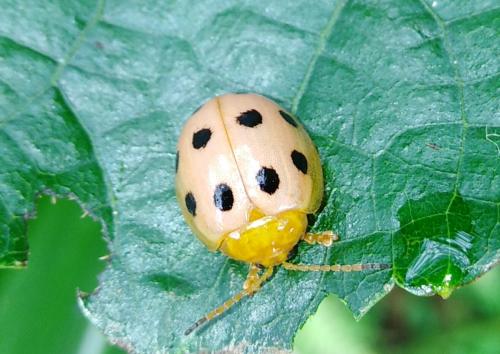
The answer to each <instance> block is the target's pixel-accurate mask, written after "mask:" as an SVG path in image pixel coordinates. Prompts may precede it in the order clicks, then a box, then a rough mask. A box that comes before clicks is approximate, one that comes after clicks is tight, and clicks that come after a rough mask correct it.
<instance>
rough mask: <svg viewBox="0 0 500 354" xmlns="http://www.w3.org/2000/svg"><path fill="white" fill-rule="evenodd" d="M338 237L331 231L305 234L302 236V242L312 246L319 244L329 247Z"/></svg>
mask: <svg viewBox="0 0 500 354" xmlns="http://www.w3.org/2000/svg"><path fill="white" fill-rule="evenodd" d="M338 239H339V236H338V235H337V234H336V233H334V232H333V231H332V230H327V231H323V232H320V233H312V232H307V233H306V234H304V236H302V240H304V241H306V242H307V243H309V244H311V245H314V244H320V245H322V246H326V247H330V246H331V245H332V243H333V242H335V241H337V240H338Z"/></svg>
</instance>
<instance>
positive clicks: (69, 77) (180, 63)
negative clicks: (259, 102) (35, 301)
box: [0, 0, 500, 353]
mask: <svg viewBox="0 0 500 354" xmlns="http://www.w3.org/2000/svg"><path fill="white" fill-rule="evenodd" d="M499 15H500V8H498V7H495V2H494V1H487V0H481V1H474V2H467V1H451V0H449V1H433V2H430V1H429V2H428V3H427V2H424V1H423V0H421V1H407V2H400V1H395V0H393V1H373V2H367V1H336V2H314V3H312V2H309V1H295V2H290V3H285V2H278V1H253V2H243V1H236V0H227V1H218V0H213V1H182V2H165V1H160V0H158V1H148V2H145V1H144V2H140V1H136V2H123V1H118V0H114V1H111V0H109V1H107V2H106V3H104V1H76V0H74V1H62V0H61V1H52V2H45V1H44V2H40V1H35V0H31V1H22V2H21V1H9V0H2V11H1V12H0V90H1V95H0V103H1V104H0V137H1V138H0V264H1V265H3V266H20V265H22V264H24V263H25V261H26V258H27V252H28V251H27V240H26V237H25V231H26V230H25V227H26V226H25V218H26V217H29V216H30V215H31V214H32V213H33V209H34V206H33V200H34V197H35V195H36V194H38V193H52V194H54V195H57V196H68V195H69V196H72V197H74V198H76V199H78V200H79V202H80V203H81V204H82V205H83V207H84V208H85V209H86V210H88V211H89V212H90V213H91V214H92V215H93V216H95V217H96V218H98V220H100V221H101V222H102V225H103V228H104V231H105V234H106V235H107V237H108V238H109V240H110V249H111V253H112V258H111V262H110V264H109V266H108V267H107V269H106V271H105V272H104V273H103V274H102V276H101V279H100V281H101V285H100V287H99V289H98V291H96V292H95V293H94V294H92V295H91V296H90V297H85V298H82V308H83V309H84V311H85V312H86V314H87V315H88V316H89V318H91V319H92V320H93V321H94V322H95V323H96V324H97V325H98V326H99V327H100V328H102V329H103V330H104V331H105V333H106V334H107V335H108V336H109V337H110V338H111V340H112V341H114V342H118V343H121V344H122V345H123V346H125V347H127V348H130V349H131V350H133V351H135V352H145V353H153V352H169V351H174V352H178V351H182V350H192V351H196V350H200V349H202V348H207V349H210V350H219V349H224V348H225V349H228V348H229V349H230V348H233V349H234V348H238V349H244V350H246V351H257V350H264V349H265V348H267V349H269V348H272V347H274V348H279V349H283V348H284V349H289V348H290V347H291V343H292V339H293V336H294V334H295V332H296V330H297V328H299V327H300V326H301V325H302V324H303V323H304V321H305V320H306V319H307V318H308V317H309V315H310V314H311V313H313V312H314V311H315V310H316V308H317V306H318V304H319V303H320V302H321V300H322V299H323V298H324V297H325V296H326V294H327V293H333V294H336V295H337V296H338V297H340V298H341V299H342V300H343V301H344V302H345V303H346V304H347V306H348V307H349V308H350V309H351V310H352V312H353V313H354V315H355V316H356V317H360V316H361V315H362V314H363V313H365V312H366V311H367V310H368V309H369V308H370V307H371V306H372V305H373V304H374V303H375V302H376V301H377V300H378V299H380V298H381V297H383V296H384V295H385V294H386V293H387V292H388V291H390V289H391V288H392V286H393V284H394V282H395V283H397V284H398V285H399V286H402V287H404V288H405V289H407V290H409V291H412V292H414V293H417V294H426V295H427V294H432V293H439V294H441V295H442V296H448V295H449V294H450V293H451V292H452V290H453V289H454V288H456V287H458V286H461V285H463V284H465V283H467V282H470V281H472V280H473V279H475V278H477V277H478V276H480V275H481V274H482V273H484V272H485V271H486V270H488V269H489V268H490V267H491V266H492V265H493V264H494V263H495V262H496V261H498V259H499V258H500V251H499V249H500V222H499V219H500V177H499V176H500V173H499V172H500V171H499V168H500V139H499V137H500V115H499V112H500V110H499V101H498V86H499V73H498V67H499V65H498V64H499V60H498V58H499V57H500V47H499V42H498V40H497V38H498V34H499V22H498V17H499ZM234 91H237V92H242V91H244V92H256V93H260V94H263V95H265V96H268V97H270V98H272V99H274V100H276V101H277V102H279V103H280V104H281V105H282V106H283V107H285V108H286V109H290V110H291V111H292V112H293V113H295V114H297V115H298V116H299V117H300V118H301V120H302V122H303V123H304V125H305V126H306V128H307V129H308V130H309V132H310V133H311V136H312V138H313V140H314V141H315V142H316V144H317V145H318V148H319V151H320V154H321V157H322V161H323V166H324V170H325V177H326V196H325V206H324V208H323V209H322V211H321V212H320V213H319V215H318V216H317V219H316V222H315V223H314V225H313V226H312V227H313V229H315V230H325V229H334V230H336V231H337V232H338V233H339V234H340V235H341V241H340V242H338V243H336V244H335V246H334V247H331V248H329V249H325V248H322V247H312V246H307V245H303V244H301V245H300V247H299V253H298V256H297V257H296V258H295V259H294V262H302V263H311V264H325V263H326V264H333V263H360V262H361V263H368V262H383V263H391V264H393V270H392V271H389V270H386V271H379V272H362V273H345V274H340V273H337V274H312V273H311V274H309V273H293V272H287V271H285V270H283V269H279V270H277V272H276V273H275V275H274V277H273V278H272V279H271V280H270V281H269V282H268V283H267V284H265V286H264V287H263V289H262V290H261V291H260V292H259V293H258V294H256V295H255V296H253V297H252V298H251V299H245V300H244V301H243V302H242V303H240V304H238V305H237V306H236V307H235V308H234V309H232V310H231V311H230V312H228V313H226V314H225V315H224V316H223V317H221V318H220V319H217V320H216V321H213V322H212V323H210V324H209V325H207V326H205V327H203V328H202V329H201V330H200V331H198V332H196V333H195V334H194V335H191V336H188V337H185V336H183V335H182V333H183V331H184V330H185V329H186V328H187V327H189V325H190V324H191V323H192V322H193V321H194V320H196V319H198V318H199V317H200V316H201V315H203V314H204V313H205V312H207V311H209V310H211V309H213V308H214V307H215V306H217V305H219V304H221V303H222V302H223V301H224V300H225V299H227V298H228V297H229V296H231V295H232V294H234V293H235V292H237V291H239V290H240V289H241V286H242V283H243V281H244V278H245V275H246V270H247V267H246V266H245V265H244V264H240V263H238V262H234V261H231V260H228V259H226V258H224V257H223V256H222V255H220V254H212V253H209V252H208V251H207V250H206V249H205V248H204V247H203V246H202V245H201V244H200V243H199V242H198V241H196V239H195V238H194V237H193V236H192V235H191V232H190V231H189V229H188V227H187V226H186V224H185V223H184V221H183V220H182V216H181V214H180V211H179V209H178V206H177V203H176V201H175V193H174V189H173V172H174V160H175V145H176V140H177V136H178V134H179V131H180V129H181V126H182V124H183V122H184V121H185V120H186V119H187V118H188V117H189V116H190V114H191V112H192V111H194V109H195V108H197V107H198V106H199V105H200V104H201V103H203V102H204V101H206V100H207V99H209V98H210V97H212V96H214V95H217V94H222V93H224V92H234Z"/></svg>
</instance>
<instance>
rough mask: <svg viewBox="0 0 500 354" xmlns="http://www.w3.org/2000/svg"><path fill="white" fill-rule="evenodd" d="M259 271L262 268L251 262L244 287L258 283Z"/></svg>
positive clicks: (248, 287) (247, 287)
mask: <svg viewBox="0 0 500 354" xmlns="http://www.w3.org/2000/svg"><path fill="white" fill-rule="evenodd" d="M259 271H260V268H259V267H258V266H257V265H256V264H254V263H252V264H250V269H249V270H248V275H247V279H246V280H245V282H244V283H243V289H250V288H251V287H253V286H254V285H256V284H257V282H258V281H259Z"/></svg>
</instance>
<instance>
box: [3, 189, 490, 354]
mask: <svg viewBox="0 0 500 354" xmlns="http://www.w3.org/2000/svg"><path fill="white" fill-rule="evenodd" d="M82 214H83V212H82V210H81V209H80V207H79V206H78V205H77V204H76V203H75V202H71V201H68V200H59V201H57V203H55V204H52V203H51V202H50V198H48V197H44V198H41V199H40V200H39V201H38V203H37V218H35V219H33V220H31V221H29V224H28V239H29V242H30V250H31V254H30V262H29V267H28V268H27V269H26V270H13V269H0V353H1V354H37V353H44V354H45V353H51V354H59V353H61V354H70V353H75V354H100V353H105V354H118V353H123V352H122V350H120V349H118V348H116V347H113V346H111V345H110V344H108V343H107V342H106V340H105V339H104V337H103V336H102V335H101V334H100V333H99V332H98V331H97V330H96V329H95V328H94V327H93V326H92V325H91V324H90V323H89V322H88V321H87V320H86V319H85V318H84V317H83V315H82V314H81V312H80V310H79V309H78V306H77V301H76V289H77V288H78V289H81V290H82V291H91V290H92V289H94V288H95V287H96V286H97V275H98V274H99V272H100V271H102V269H103V268H104V262H103V261H100V260H99V257H101V256H104V255H106V254H107V250H106V243H105V242H104V240H103V239H102V238H101V233H100V226H99V225H98V224H97V223H96V222H94V221H92V220H91V219H90V218H89V217H85V218H81V216H82ZM250 301H251V300H250ZM242 306H244V303H243V304H242ZM294 347H295V352H296V353H300V354H309V353H311V354H315V353H318V354H319V353H321V354H328V353H332V354H333V353H342V354H351V353H354V354H361V353H416V354H417V353H439V354H446V353H453V354H455V353H459V354H460V353H464V354H465V353H467V354H470V353H473V354H474V353H481V354H483V353H486V354H488V353H500V267H496V268H495V269H493V270H492V271H490V272H489V273H487V274H486V275H484V276H483V277H482V278H481V279H479V280H478V281H476V282H475V283H474V284H472V285H469V286H467V287H465V288H463V289H459V290H457V291H456V292H455V293H454V294H453V295H452V296H451V298H450V299H448V300H442V299H441V298H438V297H431V298H419V297H416V296H413V295H411V294H408V293H406V292H404V291H402V290H400V289H394V290H393V291H392V292H391V294H390V295H389V296H387V297H385V298H384V299H383V300H382V301H381V302H380V303H378V304H377V305H376V306H375V307H374V308H373V309H372V310H371V311H370V312H369V313H368V314H367V315H366V316H365V317H363V319H362V320H361V321H360V322H356V321H355V320H354V319H353V317H352V315H351V313H350V312H349V310H347V308H345V306H344V305H343V304H342V303H341V302H340V301H339V300H338V299H336V298H335V297H333V296H329V297H328V298H327V299H325V301H324V302H323V303H322V304H321V306H320V307H319V310H318V312H317V313H316V315H314V316H312V317H311V318H310V319H309V321H308V322H307V323H306V324H305V326H304V327H303V328H302V330H301V331H300V332H299V333H298V334H297V336H296V338H295V345H294Z"/></svg>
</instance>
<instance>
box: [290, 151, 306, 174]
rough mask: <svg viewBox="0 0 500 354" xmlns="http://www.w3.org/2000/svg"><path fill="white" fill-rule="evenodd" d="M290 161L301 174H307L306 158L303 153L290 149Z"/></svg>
mask: <svg viewBox="0 0 500 354" xmlns="http://www.w3.org/2000/svg"><path fill="white" fill-rule="evenodd" d="M292 161H293V164H294V165H295V167H297V169H298V170H299V171H300V172H302V173H303V174H307V159H306V157H305V156H304V154H303V153H301V152H298V151H297V150H293V151H292Z"/></svg>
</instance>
